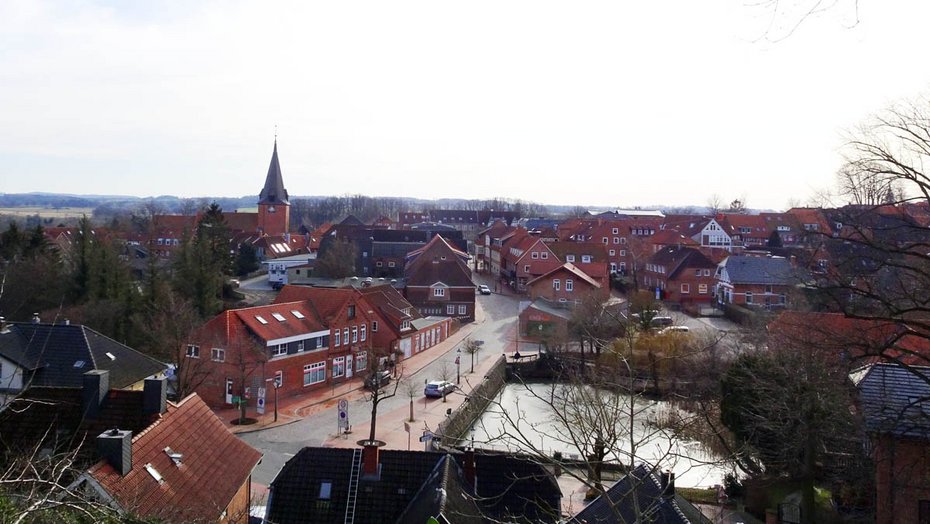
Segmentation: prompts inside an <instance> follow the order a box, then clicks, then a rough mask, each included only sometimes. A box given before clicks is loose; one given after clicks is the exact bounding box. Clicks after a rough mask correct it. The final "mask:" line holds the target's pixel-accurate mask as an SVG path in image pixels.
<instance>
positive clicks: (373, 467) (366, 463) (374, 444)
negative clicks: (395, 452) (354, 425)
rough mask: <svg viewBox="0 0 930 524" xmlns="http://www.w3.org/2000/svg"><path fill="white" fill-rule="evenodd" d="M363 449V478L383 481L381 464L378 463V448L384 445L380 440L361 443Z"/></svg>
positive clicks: (362, 441)
mask: <svg viewBox="0 0 930 524" xmlns="http://www.w3.org/2000/svg"><path fill="white" fill-rule="evenodd" d="M359 444H361V445H362V446H364V447H363V449H362V478H365V479H368V480H380V479H381V464H379V463H378V459H379V457H378V447H379V446H382V445H384V443H383V442H381V441H378V440H361V441H359Z"/></svg>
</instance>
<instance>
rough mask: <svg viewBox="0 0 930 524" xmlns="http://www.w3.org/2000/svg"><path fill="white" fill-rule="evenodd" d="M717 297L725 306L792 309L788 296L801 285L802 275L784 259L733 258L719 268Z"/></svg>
mask: <svg viewBox="0 0 930 524" xmlns="http://www.w3.org/2000/svg"><path fill="white" fill-rule="evenodd" d="M716 278H717V284H716V293H715V296H716V298H717V301H718V302H720V303H722V304H739V305H747V306H760V307H765V308H778V307H785V306H787V305H788V295H789V294H790V292H791V291H792V289H794V287H795V285H797V284H798V283H799V280H798V279H799V274H798V273H797V272H796V271H795V270H794V268H793V267H792V264H791V262H790V261H789V260H788V259H786V258H783V257H772V256H762V257H756V256H730V257H727V258H726V259H725V260H724V261H723V262H721V263H720V264H719V265H718V266H717V273H716Z"/></svg>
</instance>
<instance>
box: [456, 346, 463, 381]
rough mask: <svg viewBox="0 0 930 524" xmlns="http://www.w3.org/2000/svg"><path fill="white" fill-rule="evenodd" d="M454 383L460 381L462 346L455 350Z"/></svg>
mask: <svg viewBox="0 0 930 524" xmlns="http://www.w3.org/2000/svg"><path fill="white" fill-rule="evenodd" d="M455 353H456V355H455V383H456V384H460V383H461V382H462V348H458V349H456V350H455Z"/></svg>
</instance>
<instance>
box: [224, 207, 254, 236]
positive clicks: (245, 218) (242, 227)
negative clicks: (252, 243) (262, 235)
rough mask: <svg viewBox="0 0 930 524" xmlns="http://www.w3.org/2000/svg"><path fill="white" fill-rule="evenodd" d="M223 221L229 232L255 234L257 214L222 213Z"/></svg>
mask: <svg viewBox="0 0 930 524" xmlns="http://www.w3.org/2000/svg"><path fill="white" fill-rule="evenodd" d="M223 220H225V221H226V227H228V228H229V230H230V231H232V232H236V231H244V232H250V233H251V232H255V231H258V213H239V212H236V211H224V212H223Z"/></svg>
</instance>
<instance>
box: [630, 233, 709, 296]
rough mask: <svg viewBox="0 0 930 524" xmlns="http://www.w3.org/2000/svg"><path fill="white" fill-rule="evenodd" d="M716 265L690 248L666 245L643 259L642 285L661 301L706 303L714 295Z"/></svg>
mask: <svg viewBox="0 0 930 524" xmlns="http://www.w3.org/2000/svg"><path fill="white" fill-rule="evenodd" d="M716 272H717V265H716V264H714V263H713V261H711V260H710V259H709V258H707V257H706V256H705V255H704V254H703V253H701V251H700V250H698V249H696V248H693V247H682V246H669V247H665V248H662V249H661V250H659V251H658V252H656V253H655V254H653V255H652V256H651V257H649V258H648V259H647V260H646V264H645V268H644V271H642V276H641V278H642V286H643V288H644V289H647V290H656V292H657V294H658V296H659V297H660V298H661V299H662V300H665V301H668V302H673V303H677V304H688V303H702V304H709V303H710V302H711V300H712V297H713V294H714V285H715V283H716V280H715V278H716V276H715V275H716Z"/></svg>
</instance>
